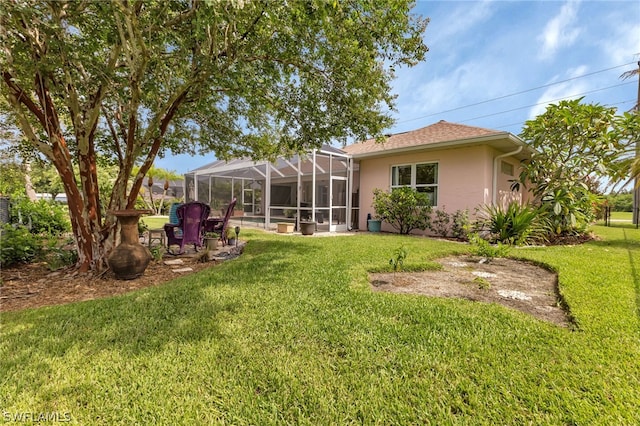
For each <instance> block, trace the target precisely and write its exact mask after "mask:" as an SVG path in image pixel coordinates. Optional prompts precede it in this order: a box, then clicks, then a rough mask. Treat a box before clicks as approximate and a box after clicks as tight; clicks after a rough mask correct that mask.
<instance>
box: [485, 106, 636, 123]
mask: <svg viewBox="0 0 640 426" xmlns="http://www.w3.org/2000/svg"><path fill="white" fill-rule="evenodd" d="M629 103H634V104H635V103H636V100H635V99H627V100H626V101H619V102H614V103H609V104H606V105H604V106H606V107H612V106H616V105H624V104H629ZM522 124H523V121H518V122H515V123H509V124H502V125H500V126H492V128H493V129H496V130H504V129H508V128H509V127H513V126H522Z"/></svg>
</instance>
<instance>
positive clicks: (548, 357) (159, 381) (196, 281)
mask: <svg viewBox="0 0 640 426" xmlns="http://www.w3.org/2000/svg"><path fill="white" fill-rule="evenodd" d="M243 232H244V233H245V238H246V239H247V240H248V244H247V246H246V248H245V251H244V254H243V256H241V257H240V258H238V259H236V260H234V261H230V262H225V263H224V264H223V265H219V266H216V267H215V268H211V269H206V270H203V271H201V272H198V273H197V274H194V275H191V276H188V277H183V278H180V279H176V280H174V281H171V282H169V283H167V284H165V285H162V286H158V287H153V288H148V289H143V290H139V291H135V292H132V293H129V294H126V295H122V296H118V297H114V298H108V299H102V300H94V301H89V302H82V303H75V304H70V305H65V306H56V307H50V308H42V309H35V310H28V311H23V312H9V313H2V314H0V320H1V324H2V326H1V328H0V348H1V349H0V371H2V372H3V374H2V379H1V381H0V395H2V400H1V407H0V408H1V409H2V413H3V420H4V421H5V422H8V421H16V420H18V421H24V419H27V420H28V419H31V420H28V421H31V422H35V421H37V419H38V416H49V417H48V418H50V419H53V418H57V419H58V420H64V421H67V420H70V422H71V423H77V424H108V425H114V424H135V423H138V424H167V425H169V424H171V425H174V424H222V423H226V424H239V425H243V424H261V425H263V424H346V423H357V424H362V423H365V424H373V423H375V424H424V423H426V424H452V423H454V424H455V423H461V424H469V423H471V424H521V423H529V424H530V423H533V424H639V423H640V410H638V407H639V406H640V344H639V343H638V342H639V341H640V321H639V309H638V306H639V305H638V304H639V300H640V299H639V297H638V294H639V293H640V289H639V284H638V282H639V281H638V280H639V277H638V275H637V274H638V270H639V266H640V263H639V262H640V254H639V253H640V252H639V250H638V249H639V248H640V231H637V230H635V229H621V228H600V227H598V228H596V232H597V233H598V235H599V236H600V237H601V239H600V240H599V241H593V242H590V243H587V244H584V245H579V246H573V247H548V248H527V249H519V250H518V252H517V254H518V256H519V257H523V258H527V259H529V260H531V261H534V262H536V263H539V264H545V265H547V266H548V267H549V268H552V269H553V270H555V271H557V273H558V280H559V284H558V286H559V291H560V293H561V295H562V297H563V299H564V300H565V302H566V303H567V304H568V306H569V308H570V310H571V313H572V315H573V319H574V321H575V325H576V329H575V330H571V329H568V328H563V327H558V326H556V325H554V324H551V323H548V322H545V321H541V320H538V319H536V318H534V317H532V316H529V315H525V314H523V313H521V312H518V311H516V310H512V309H508V308H505V307H502V306H499V305H496V304H487V303H478V302H473V301H468V300H458V299H441V298H432V297H425V296H420V295H407V294H393V293H385V292H373V291H372V290H371V288H370V284H369V281H368V273H369V272H370V271H372V270H379V269H380V268H381V267H384V266H383V265H385V264H388V261H389V258H391V257H392V256H393V251H394V249H396V248H397V247H398V246H401V245H404V246H405V247H406V248H407V250H408V253H409V256H408V258H407V261H406V262H407V267H410V268H413V269H419V268H420V267H421V266H422V265H423V266H425V268H427V267H428V266H429V265H433V262H434V261H435V260H436V259H439V258H442V257H446V256H450V255H454V254H461V253H464V252H466V251H467V249H468V247H467V246H465V245H460V244H454V243H449V242H443V241H436V240H431V239H427V238H420V237H403V236H399V235H386V234H358V235H355V236H350V237H334V238H305V237H295V236H281V235H275V234H267V233H262V232H260V231H255V230H246V231H245V230H243ZM56 416H57V417H56ZM40 418H42V417H40ZM20 419H22V420H20Z"/></svg>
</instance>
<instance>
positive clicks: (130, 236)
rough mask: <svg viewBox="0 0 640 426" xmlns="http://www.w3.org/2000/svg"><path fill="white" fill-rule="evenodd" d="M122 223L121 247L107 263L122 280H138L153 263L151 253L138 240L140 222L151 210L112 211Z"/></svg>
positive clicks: (112, 253) (117, 248)
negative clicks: (151, 262) (141, 217)
mask: <svg viewBox="0 0 640 426" xmlns="http://www.w3.org/2000/svg"><path fill="white" fill-rule="evenodd" d="M109 213H111V214H113V215H114V216H115V217H116V218H117V219H118V222H119V223H120V245H118V247H116V248H115V249H114V250H113V251H112V252H111V254H110V255H109V257H108V258H107V262H108V263H109V267H110V268H111V270H112V271H113V273H114V274H115V275H116V278H118V279H120V280H132V279H134V278H138V277H139V276H140V275H142V274H143V273H144V271H145V269H147V266H148V265H149V262H150V261H151V252H150V251H149V249H148V248H146V247H145V246H143V245H142V244H140V240H139V238H138V220H139V219H140V216H142V215H143V214H149V213H151V211H150V210H133V209H131V210H116V211H110V212H109Z"/></svg>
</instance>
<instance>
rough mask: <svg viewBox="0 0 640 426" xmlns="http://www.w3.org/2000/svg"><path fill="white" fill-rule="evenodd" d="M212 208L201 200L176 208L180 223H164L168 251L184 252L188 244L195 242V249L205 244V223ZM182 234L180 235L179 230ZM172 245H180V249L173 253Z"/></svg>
mask: <svg viewBox="0 0 640 426" xmlns="http://www.w3.org/2000/svg"><path fill="white" fill-rule="evenodd" d="M210 211H211V208H210V207H209V206H208V205H206V204H204V203H201V202H199V201H193V202H190V203H186V204H182V205H180V206H179V207H178V209H177V210H176V215H177V217H178V223H177V224H175V223H167V224H165V225H164V231H165V233H166V234H167V251H168V252H169V253H171V254H182V253H184V247H185V245H187V244H193V248H194V250H196V251H197V250H198V247H202V246H203V244H204V243H203V237H204V225H205V222H206V220H207V217H208V216H209V212H210ZM178 231H181V232H182V235H179V232H178ZM172 245H179V246H180V251H179V252H178V253H173V252H172V251H171V246H172Z"/></svg>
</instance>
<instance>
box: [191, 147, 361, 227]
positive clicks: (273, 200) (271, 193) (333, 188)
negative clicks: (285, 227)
mask: <svg viewBox="0 0 640 426" xmlns="http://www.w3.org/2000/svg"><path fill="white" fill-rule="evenodd" d="M354 182H359V179H358V170H357V164H354V162H353V160H352V159H351V158H350V157H349V156H348V155H347V154H345V153H344V152H342V151H341V150H339V149H337V148H334V147H331V146H323V147H322V149H318V150H314V151H313V152H311V153H309V154H308V155H295V156H293V157H292V158H290V159H278V160H277V161H276V162H273V163H272V162H267V161H263V162H256V161H252V160H249V159H237V160H231V161H222V160H218V161H215V162H213V163H210V164H207V165H205V166H202V167H200V168H197V169H195V170H192V171H189V172H187V173H186V174H185V188H186V191H185V199H186V201H202V202H204V203H207V204H209V205H210V206H211V211H212V213H211V214H212V215H214V216H217V215H221V214H224V210H225V209H226V207H227V205H228V204H229V202H230V200H231V199H233V198H234V197H235V198H236V199H237V204H236V213H235V214H234V216H240V217H241V220H242V222H243V223H254V224H256V225H259V226H264V228H265V229H274V228H276V227H277V224H278V223H282V222H288V223H294V224H295V225H296V226H297V225H298V224H299V222H300V221H312V222H315V223H316V231H318V232H323V231H324V232H339V231H347V230H351V229H353V228H357V227H358V223H357V220H358V198H359V197H358V187H357V186H358V185H357V184H356V185H354Z"/></svg>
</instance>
